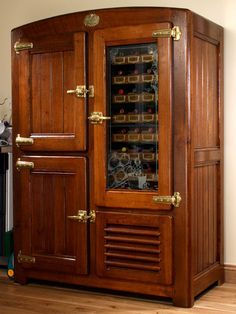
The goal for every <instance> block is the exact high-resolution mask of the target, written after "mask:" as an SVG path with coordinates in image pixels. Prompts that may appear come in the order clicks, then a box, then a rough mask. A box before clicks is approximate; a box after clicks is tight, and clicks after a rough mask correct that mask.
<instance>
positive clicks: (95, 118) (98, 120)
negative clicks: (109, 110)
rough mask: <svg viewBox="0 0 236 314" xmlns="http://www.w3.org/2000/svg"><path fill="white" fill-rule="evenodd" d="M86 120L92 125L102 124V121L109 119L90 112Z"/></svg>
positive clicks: (100, 114)
mask: <svg viewBox="0 0 236 314" xmlns="http://www.w3.org/2000/svg"><path fill="white" fill-rule="evenodd" d="M88 119H89V121H90V122H91V123H92V124H102V122H103V121H104V120H110V119H111V117H104V116H103V113H102V112H96V111H95V112H91V114H90V116H89V117H88Z"/></svg>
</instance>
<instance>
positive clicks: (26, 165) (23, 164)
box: [16, 158, 34, 171]
mask: <svg viewBox="0 0 236 314" xmlns="http://www.w3.org/2000/svg"><path fill="white" fill-rule="evenodd" d="M22 168H26V169H33V168H34V163H33V162H32V161H23V160H20V158H18V159H17V162H16V169H17V170H18V171H20V170H21V169H22Z"/></svg>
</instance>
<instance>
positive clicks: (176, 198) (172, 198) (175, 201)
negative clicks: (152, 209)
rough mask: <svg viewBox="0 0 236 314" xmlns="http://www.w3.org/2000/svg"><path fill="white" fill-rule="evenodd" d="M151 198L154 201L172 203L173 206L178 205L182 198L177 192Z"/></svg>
mask: <svg viewBox="0 0 236 314" xmlns="http://www.w3.org/2000/svg"><path fill="white" fill-rule="evenodd" d="M152 199H153V202H154V203H161V204H167V205H173V206H174V207H179V205H180V202H181V200H182V198H181V196H180V193H179V192H174V195H172V196H153V198H152Z"/></svg>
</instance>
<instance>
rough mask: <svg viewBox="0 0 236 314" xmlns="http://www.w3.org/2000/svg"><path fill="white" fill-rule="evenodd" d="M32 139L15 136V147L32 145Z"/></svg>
mask: <svg viewBox="0 0 236 314" xmlns="http://www.w3.org/2000/svg"><path fill="white" fill-rule="evenodd" d="M33 144H34V139H33V138H31V137H22V136H20V134H17V136H16V146H17V147H20V146H21V145H33Z"/></svg>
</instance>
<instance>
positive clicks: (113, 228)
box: [96, 212, 172, 284]
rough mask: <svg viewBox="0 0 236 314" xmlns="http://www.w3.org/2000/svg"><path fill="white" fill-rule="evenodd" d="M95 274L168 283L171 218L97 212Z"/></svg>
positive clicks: (170, 267) (170, 259)
mask: <svg viewBox="0 0 236 314" xmlns="http://www.w3.org/2000/svg"><path fill="white" fill-rule="evenodd" d="M96 224H97V228H96V230H97V231H96V232H97V246H96V252H97V274H98V275H99V276H102V277H109V278H118V279H123V280H126V279H127V280H134V281H144V282H152V283H162V284H171V283H172V217H170V216H153V215H137V214H123V213H119V214H118V213H112V212H106V213H105V212H97V214H96Z"/></svg>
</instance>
